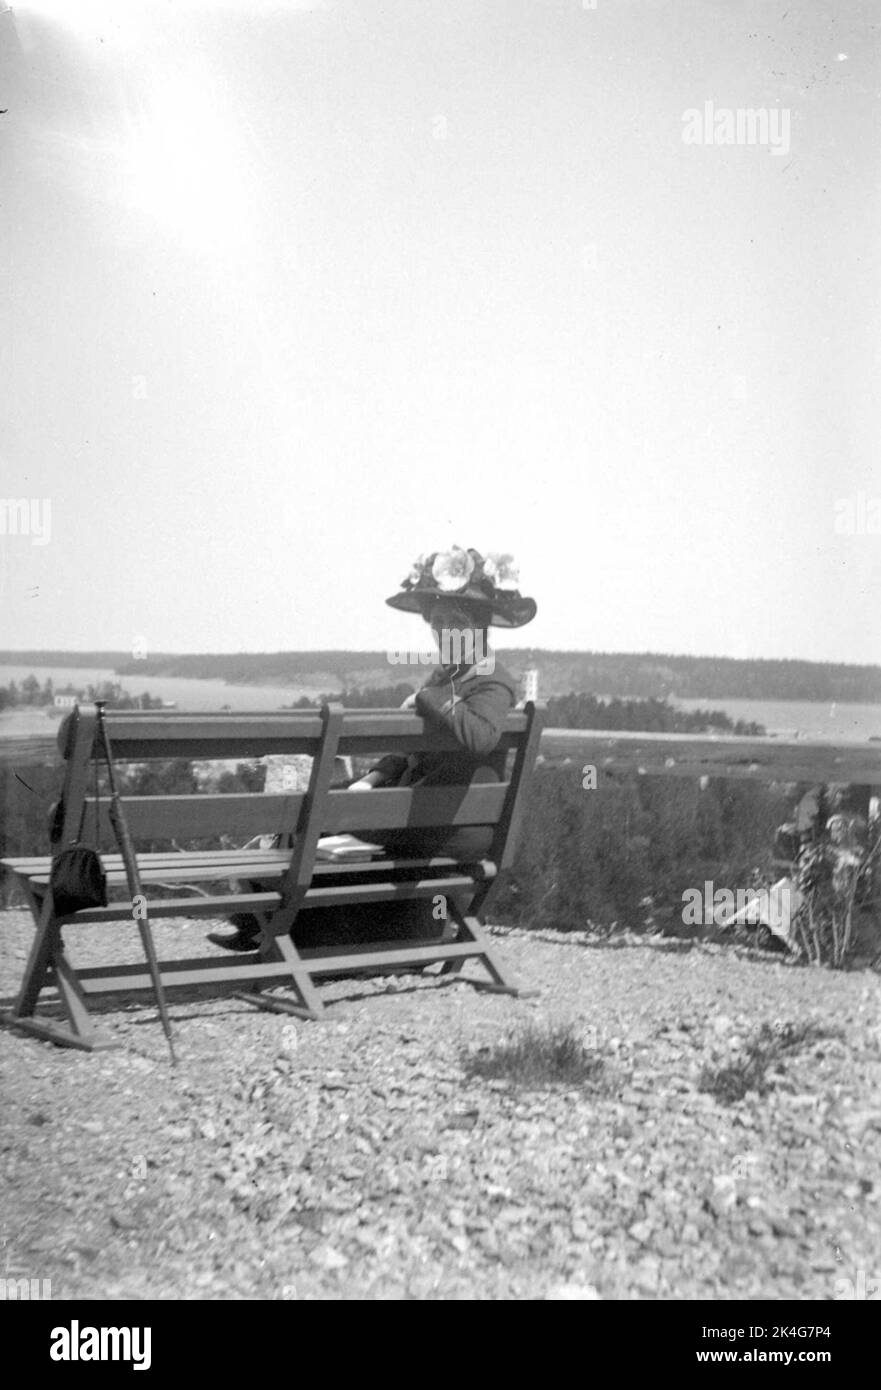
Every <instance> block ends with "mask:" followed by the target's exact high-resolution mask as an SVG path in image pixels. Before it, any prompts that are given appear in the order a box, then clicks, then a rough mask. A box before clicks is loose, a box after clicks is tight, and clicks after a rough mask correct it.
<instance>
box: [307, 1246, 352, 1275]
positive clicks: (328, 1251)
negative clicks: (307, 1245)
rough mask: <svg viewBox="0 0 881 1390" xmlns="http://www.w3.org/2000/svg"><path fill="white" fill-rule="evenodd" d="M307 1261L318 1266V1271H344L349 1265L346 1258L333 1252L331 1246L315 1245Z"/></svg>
mask: <svg viewBox="0 0 881 1390" xmlns="http://www.w3.org/2000/svg"><path fill="white" fill-rule="evenodd" d="M309 1259H310V1260H311V1261H312V1263H313V1264H316V1265H318V1267H319V1269H326V1270H334V1269H344V1268H345V1266H346V1265H347V1264H348V1263H349V1261H348V1260H347V1258H346V1256H345V1255H343V1254H341V1253H340V1251H339V1250H335V1249H334V1248H333V1246H332V1245H316V1247H315V1249H314V1250H313V1251H312V1253H311V1254H310V1256H309Z"/></svg>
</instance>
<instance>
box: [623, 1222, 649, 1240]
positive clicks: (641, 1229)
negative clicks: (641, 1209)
mask: <svg viewBox="0 0 881 1390" xmlns="http://www.w3.org/2000/svg"><path fill="white" fill-rule="evenodd" d="M652 1229H653V1227H652V1223H651V1222H650V1221H635V1222H634V1223H633V1225H632V1226H631V1227H630V1230H629V1231H628V1233H627V1234H628V1235H630V1236H632V1237H633V1239H634V1240H638V1241H639V1243H640V1245H645V1243H646V1241H647V1240H649V1239H650V1237H651V1234H652Z"/></svg>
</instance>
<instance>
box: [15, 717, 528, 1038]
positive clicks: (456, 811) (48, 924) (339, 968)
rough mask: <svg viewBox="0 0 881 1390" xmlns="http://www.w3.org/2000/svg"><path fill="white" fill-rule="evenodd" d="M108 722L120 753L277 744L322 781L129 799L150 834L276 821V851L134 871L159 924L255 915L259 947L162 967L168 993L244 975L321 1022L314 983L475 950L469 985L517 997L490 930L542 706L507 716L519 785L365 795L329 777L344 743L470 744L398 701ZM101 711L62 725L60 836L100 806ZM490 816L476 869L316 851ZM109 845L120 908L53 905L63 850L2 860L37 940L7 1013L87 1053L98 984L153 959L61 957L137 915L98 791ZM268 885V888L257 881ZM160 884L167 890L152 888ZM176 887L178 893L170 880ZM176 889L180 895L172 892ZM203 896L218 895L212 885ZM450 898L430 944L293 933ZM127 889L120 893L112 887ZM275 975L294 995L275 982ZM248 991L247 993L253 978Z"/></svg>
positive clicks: (152, 755) (257, 996) (141, 833)
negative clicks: (71, 910)
mask: <svg viewBox="0 0 881 1390" xmlns="http://www.w3.org/2000/svg"><path fill="white" fill-rule="evenodd" d="M105 718H106V726H107V730H108V733H109V735H110V739H111V743H112V748H113V753H114V760H115V762H116V763H117V765H118V764H121V763H127V762H132V763H142V762H145V761H148V760H150V759H158V758H164V759H170V758H187V759H202V758H205V759H208V758H216V759H220V758H223V759H250V758H255V757H260V756H262V755H264V754H271V753H308V754H310V755H311V756H312V759H313V762H312V771H311V779H310V783H309V787H308V789H307V790H306V791H305V792H290V793H282V794H278V793H275V794H272V793H269V794H268V793H245V794H238V793H236V794H226V795H217V794H204V793H201V794H195V795H169V796H148V797H144V796H126V795H123V798H122V804H123V809H124V813H125V817H126V821H127V823H128V827H129V830H130V832H131V836H132V838H133V840H134V842H135V844H136V846H137V845H138V844H139V842H144V841H155V840H157V839H158V840H162V841H169V842H171V841H173V840H174V841H176V840H181V839H194V838H212V837H213V838H214V839H217V838H218V837H220V836H221V835H223V836H226V837H235V838H237V839H240V840H242V841H245V840H247V839H249V838H251V837H253V836H254V835H257V834H259V833H261V832H273V831H275V832H277V833H278V834H279V835H280V836H281V840H280V844H281V845H282V846H285V845H289V844H291V843H292V845H293V848H279V849H269V850H260V849H240V850H237V849H217V848H211V849H205V850H190V851H186V852H183V853H182V852H180V851H176V850H175V849H174V848H171V849H168V850H162V851H160V852H155V851H154V852H149V853H148V852H142V851H141V849H140V848H139V849H138V855H137V858H138V866H139V869H140V877H141V881H142V887H143V891H144V895H145V897H146V898H147V911H148V914H149V920H151V921H152V920H155V919H157V918H160V917H193V916H201V917H214V918H218V917H220V918H223V917H226V916H228V915H229V914H231V913H233V912H236V913H241V912H247V913H253V914H254V915H255V916H256V917H257V918H258V920H259V921H260V924H261V928H262V942H261V946H260V948H259V950H257V951H255V952H253V953H243V954H235V955H231V956H229V957H226V956H218V955H217V954H213V955H208V956H205V957H200V958H198V959H191V960H166V961H161V962H160V972H161V979H162V984H163V986H164V988H165V989H166V990H172V989H174V988H176V987H181V988H182V987H187V988H190V989H191V988H192V987H193V986H194V985H199V986H201V985H212V986H219V985H227V986H228V985H234V986H236V987H237V992H238V993H239V995H240V997H244V998H247V999H248V1000H250V1001H251V1002H253V1003H255V1004H257V1005H258V1006H260V1007H263V1008H268V1009H273V1010H277V1011H281V1012H285V1013H292V1014H295V1015H297V1016H298V1017H302V1018H318V1017H320V1015H321V1014H322V1012H323V1005H322V1002H321V999H320V997H319V994H318V991H317V989H316V985H315V980H316V977H319V976H324V977H326V976H333V975H339V974H347V973H351V972H352V971H358V970H376V969H377V968H379V969H382V968H384V967H387V968H388V969H389V970H392V969H400V968H401V967H402V966H409V967H413V968H414V969H421V968H423V967H425V966H427V965H429V964H432V963H434V962H442V963H443V968H442V973H457V972H458V971H459V970H460V969H461V967H462V965H463V964H464V963H465V961H466V960H468V959H472V958H473V959H475V960H477V961H479V962H480V963H481V964H482V965H483V966H484V967H485V968H486V971H487V972H488V974H489V977H490V980H489V982H488V983H485V982H483V981H479V980H477V981H475V980H472V981H469V982H470V983H472V984H475V985H478V986H481V985H482V986H483V987H485V988H490V989H494V990H498V991H500V992H505V993H510V994H516V993H518V992H519V991H518V988H517V986H516V984H514V983H513V982H512V980H511V979H510V977H509V976H508V975H507V974H506V972H505V971H504V969H503V967H502V965H501V963H500V961H499V960H498V959H497V957H496V954H495V951H494V949H493V947H491V946H490V944H489V942H488V941H487V939H486V937H485V935H484V933H483V930H482V926H481V920H480V918H481V914H482V913H483V912H484V911H485V909H486V907H487V904H488V902H489V899H490V894H491V893H492V891H493V888H494V887H495V885H496V884H497V882H498V875H499V874H500V872H501V871H502V870H504V869H505V868H506V867H507V866H508V865H509V864H510V862H511V858H512V855H513V851H514V845H515V841H516V836H517V830H518V826H519V822H520V818H521V814H522V809H523V801H524V792H525V789H526V786H527V782H528V780H529V776H530V773H531V772H532V769H533V766H534V763H535V758H536V754H537V751H538V742H539V736H540V718H539V715H538V711H537V710H536V707H535V706H534V705H533V704H527V705H526V707H525V709H524V710H523V711H522V712H520V711H517V712H512V713H511V714H510V715H509V716H508V719H507V722H506V726H505V730H504V733H503V736H502V742H501V745H500V746H501V748H502V749H504V750H505V751H506V753H508V754H509V755H510V756H509V757H508V758H507V762H506V766H507V767H508V768H509V772H508V773H507V774H506V780H505V781H503V782H501V783H499V782H492V783H482V784H481V783H471V784H470V785H468V786H432V787H419V786H416V787H407V788H397V787H395V788H379V789H376V790H373V791H370V792H364V791H347V790H345V789H334V788H332V787H331V781H332V775H333V769H334V761H335V759H336V757H337V756H338V755H340V754H342V755H357V756H365V755H366V756H370V757H371V758H378V757H379V756H380V755H382V754H384V753H388V752H392V753H404V754H411V753H419V752H423V751H439V750H449V751H455V750H458V751H461V749H460V747H459V745H458V744H456V742H455V740H454V739H453V738H452V736H451V735H450V734H448V733H447V732H446V731H445V730H438V729H437V728H436V727H434V726H432V725H430V724H429V723H427V722H425V721H423V720H422V719H421V718H420V717H418V716H417V715H415V714H412V713H410V712H403V711H400V710H371V711H360V710H358V711H355V710H343V709H342V708H341V707H340V706H338V705H333V704H330V705H326V706H324V707H323V708H322V709H321V710H320V711H319V710H304V711H297V712H291V713H280V714H231V713H226V712H224V713H219V714H213V713H212V714H187V713H177V712H175V713H162V714H159V713H154V712H144V713H130V712H128V711H108V712H107V714H106V716H105ZM96 722H97V721H96V716H95V715H94V714H92V713H87V712H85V711H83V710H79V709H77V710H76V711H75V712H74V714H73V716H72V718H71V719H70V720H69V721H68V722H67V724H66V725H65V726H63V727H62V729H61V730H60V731H59V743H61V742H62V740H63V741H64V746H63V748H62V753H63V755H64V757H65V759H66V769H65V777H64V790H63V804H64V824H63V829H62V838H61V843H67V841H68V840H69V839H70V838H71V837H72V836H73V835H74V834H75V831H76V827H77V826H78V825H79V824H80V816H81V814H82V810H83V803H84V800H86V801H89V800H90V789H92V786H93V778H94V773H93V763H92V759H93V756H94V753H95V743H96V738H95V735H96ZM93 824H94V821H93V808H92V805H91V804H89V806H88V808H87V815H86V823H85V839H86V843H89V839H88V837H89V834H90V833H91V830H92V826H93ZM468 825H488V826H492V827H494V830H493V841H492V847H491V850H490V852H489V853H488V855H487V856H486V858H484V859H482V860H481V861H480V862H478V863H463V862H459V861H457V860H456V859H451V858H440V857H435V858H423V859H393V858H382V859H379V860H373V861H371V862H367V863H356V864H338V863H321V862H320V861H318V862H316V846H317V842H318V839H319V837H320V836H321V835H325V834H336V833H342V832H346V831H351V832H355V833H357V832H358V831H359V830H361V831H363V830H365V829H367V828H368V827H369V829H370V830H371V831H373V832H376V831H381V830H383V829H385V830H401V829H405V828H407V829H409V828H415V827H428V826H435V827H437V826H441V827H459V826H468ZM99 826H100V834H99V840H98V848H99V850H100V852H101V857H102V861H103V863H104V867H105V869H106V871H107V880H108V895H109V897H110V898H111V901H110V902H109V905H108V906H107V907H97V908H89V909H86V910H81V911H79V912H77V913H75V914H72V915H68V916H58V915H56V914H55V912H54V907H53V902H52V894H51V892H50V891H49V875H50V865H51V858H50V856H40V857H37V858H7V859H4V860H2V861H0V862H2V864H3V865H4V867H5V868H7V869H8V870H9V871H10V872H11V873H12V874H13V875H14V876H15V878H16V880H17V882H18V884H19V885H20V887H21V888H22V890H23V892H24V894H25V897H26V900H27V902H28V904H29V907H30V909H31V912H32V914H33V917H34V921H35V923H36V936H35V939H34V942H33V946H32V949H31V952H30V956H29V959H28V962H27V965H26V968H25V972H24V979H23V982H22V985H21V989H20V992H19V994H18V998H17V1000H16V1002H15V1005H14V1007H13V1009H12V1011H11V1013H9V1014H7V1015H6V1016H5V1018H4V1022H6V1023H10V1024H12V1025H14V1026H15V1027H17V1028H21V1029H25V1030H27V1031H29V1032H31V1033H33V1034H36V1035H37V1036H39V1037H42V1038H47V1039H49V1040H51V1041H52V1042H56V1043H60V1044H63V1045H66V1046H72V1047H80V1048H85V1049H87V1050H91V1049H93V1048H95V1047H96V1046H106V1045H107V1044H106V1043H103V1042H102V1040H101V1039H100V1038H99V1037H98V1036H97V1034H96V1031H95V1028H94V1025H93V1022H92V1019H91V1018H90V1016H89V1007H88V1006H89V1000H90V999H92V998H93V997H95V996H100V995H105V994H116V993H123V994H128V993H129V992H131V991H135V990H139V991H143V990H150V988H151V981H150V976H149V973H148V970H147V966H146V963H142V964H134V965H132V964H126V965H111V966H99V967H92V968H83V969H74V967H73V965H72V964H71V962H70V959H69V957H68V955H67V954H66V951H65V945H64V937H63V931H62V928H64V929H67V928H69V927H70V928H72V927H74V926H78V925H80V924H87V923H89V924H95V923H101V924H106V925H107V926H108V927H109V928H112V925H113V924H114V923H116V922H123V921H132V920H133V918H134V916H135V909H134V907H133V903H132V899H131V897H130V896H127V894H128V889H127V882H126V874H125V869H124V865H123V862H122V859H121V857H120V855H119V854H117V853H111V852H108V851H107V848H106V847H107V845H108V844H109V843H113V839H112V827H111V825H110V820H109V798H108V797H107V796H104V795H102V797H101V798H100V801H99ZM227 880H235V881H238V882H239V884H244V885H245V891H242V892H238V893H236V892H233V891H231V890H230V888H229V887H227V888H226V890H225V891H212V892H210V893H207V894H205V895H204V896H199V897H192V896H190V897H176V896H172V897H161V896H159V897H157V896H155V889H156V885H158V884H162V885H165V886H167V885H169V884H172V885H173V884H177V883H179V884H181V885H188V884H200V883H201V884H209V885H223V884H224V882H225V881H227ZM255 884H256V885H259V891H257V890H255V889H254V885H255ZM151 886H152V888H153V890H154V893H153V895H151ZM166 891H167V888H166ZM172 891H173V890H172ZM202 892H203V894H204V893H205V890H204V889H203V890H202ZM437 895H442V896H443V899H444V902H445V906H446V911H447V913H448V917H447V920H446V922H445V923H444V925H443V927H442V929H441V934H440V936H439V939H438V940H437V941H436V942H429V943H428V944H424V943H420V942H414V943H412V944H410V943H407V942H402V941H400V940H398V941H380V942H371V943H369V944H367V945H358V946H334V947H315V948H310V949H303V950H298V949H297V948H296V946H295V945H294V942H293V940H292V939H291V935H290V932H291V927H292V925H293V923H294V921H295V919H296V917H297V914H298V913H299V912H300V911H301V909H307V908H315V907H320V906H323V905H332V904H338V905H339V904H358V903H376V902H383V901H394V900H400V899H413V898H422V899H425V898H434V897H436V896H437ZM114 897H115V898H116V899H117V900H115V901H114V900H112V899H113V898H114ZM280 984H283V985H287V986H289V987H290V991H291V993H292V996H293V997H290V996H289V995H287V994H284V995H280V994H277V993H273V994H266V993H263V992H262V991H263V989H264V988H266V987H268V986H278V985H280ZM46 986H53V987H54V988H55V989H56V990H57V994H58V997H59V998H60V1001H61V1003H62V1005H63V1007H64V1011H65V1013H66V1015H67V1026H65V1025H64V1024H62V1023H60V1022H56V1021H55V1020H54V1019H51V1018H46V1017H45V1016H43V1017H41V1016H38V1014H37V1005H38V1001H39V997H40V995H41V992H42V991H43V989H44V987H46ZM243 986H244V987H245V991H244V992H243V991H242V987H243Z"/></svg>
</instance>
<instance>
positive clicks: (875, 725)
mask: <svg viewBox="0 0 881 1390" xmlns="http://www.w3.org/2000/svg"><path fill="white" fill-rule="evenodd" d="M670 703H671V704H674V705H678V707H679V708H680V709H687V710H688V709H721V710H724V711H725V713H726V714H727V715H728V716H729V718H730V719H743V720H747V721H751V722H755V723H756V724H764V726H765V728H766V729H767V731H768V733H769V734H777V735H778V736H780V737H783V736H784V735H788V736H789V737H794V736H795V735H796V734H798V735H799V737H801V738H823V737H826V738H845V739H851V738H852V739H855V740H857V741H859V740H865V739H868V738H871V737H872V736H873V735H875V736H877V737H878V738H881V705H859V704H844V703H841V702H836V703H831V704H830V703H828V702H826V701H820V700H817V701H814V700H707V699H701V700H693V699H687V700H685V699H682V700H680V699H677V698H675V697H674V698H673V699H672V700H671V702H670Z"/></svg>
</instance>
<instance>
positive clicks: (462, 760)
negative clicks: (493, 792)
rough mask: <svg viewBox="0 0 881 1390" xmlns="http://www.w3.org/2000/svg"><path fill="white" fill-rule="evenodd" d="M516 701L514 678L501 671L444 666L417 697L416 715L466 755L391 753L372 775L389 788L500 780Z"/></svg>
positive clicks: (457, 753)
mask: <svg viewBox="0 0 881 1390" xmlns="http://www.w3.org/2000/svg"><path fill="white" fill-rule="evenodd" d="M515 700H516V687H515V685H514V678H513V676H511V675H510V673H509V672H508V671H506V670H505V669H504V668H503V667H502V666H499V665H496V667H495V669H494V671H493V672H492V674H491V675H488V674H483V673H481V672H480V671H479V668H478V667H475V666H465V667H463V666H455V667H452V668H450V667H440V668H438V669H437V670H435V671H432V673H431V675H430V676H429V678H428V680H427V681H426V682H425V685H424V686H423V687H422V689H421V690H420V691H418V692H417V695H416V713H417V714H420V715H422V717H423V719H427V720H429V721H430V722H431V723H433V724H437V725H438V726H439V727H440V728H443V729H447V730H448V731H449V732H450V733H451V734H453V736H454V738H455V739H456V741H457V742H458V743H459V744H461V747H462V751H461V752H456V753H454V752H449V753H420V754H416V755H415V756H413V757H410V758H407V757H405V756H403V755H402V754H395V753H393V754H389V755H388V757H385V758H382V759H381V760H380V761H379V762H378V763H377V764H376V767H375V768H373V769H371V771H375V772H379V773H381V774H382V778H383V781H382V784H381V785H382V786H386V787H388V786H399V787H400V786H405V787H406V786H409V787H412V786H415V785H416V784H419V785H421V786H439V785H444V784H446V785H450V784H458V785H460V786H461V785H463V784H466V783H468V782H498V781H501V779H502V778H503V777H504V775H505V754H504V753H503V752H496V751H495V750H496V748H497V747H498V743H499V740H500V739H501V736H502V730H503V728H504V725H505V719H506V718H507V716H508V714H509V713H510V711H511V709H512V708H513V706H514V702H515Z"/></svg>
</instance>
